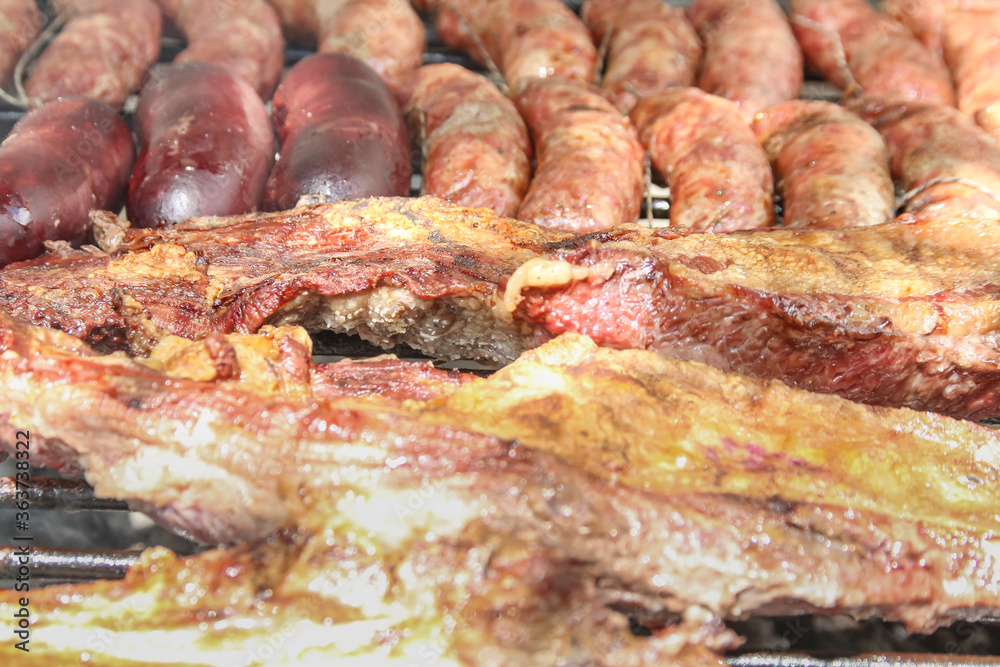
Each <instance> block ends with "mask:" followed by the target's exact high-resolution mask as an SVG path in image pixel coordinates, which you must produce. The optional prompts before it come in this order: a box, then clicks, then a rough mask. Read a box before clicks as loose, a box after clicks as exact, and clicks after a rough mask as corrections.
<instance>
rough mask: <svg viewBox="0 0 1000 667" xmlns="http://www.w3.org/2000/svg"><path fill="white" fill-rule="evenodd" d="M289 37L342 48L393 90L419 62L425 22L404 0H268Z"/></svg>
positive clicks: (327, 49) (320, 47)
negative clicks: (369, 68)
mask: <svg viewBox="0 0 1000 667" xmlns="http://www.w3.org/2000/svg"><path fill="white" fill-rule="evenodd" d="M270 2H271V4H272V5H273V6H274V8H275V10H276V11H277V12H278V15H279V16H280V17H281V23H282V27H283V28H284V30H285V32H286V34H287V35H288V37H289V39H292V40H303V41H306V42H309V43H312V44H315V45H316V49H317V51H319V52H320V53H342V54H344V55H347V56H351V57H354V58H357V59H358V60H361V61H363V62H364V63H365V64H366V65H368V66H369V67H371V68H372V69H373V70H375V71H376V72H377V73H378V75H379V76H380V77H382V80H383V81H385V83H386V85H387V86H389V88H390V89H392V90H393V91H398V90H399V89H400V88H401V87H402V86H403V84H404V83H405V82H406V81H407V79H408V78H409V77H410V76H412V74H413V72H415V71H416V70H417V68H418V67H420V63H421V58H422V55H423V52H424V24H423V21H421V20H420V17H419V16H417V13H416V12H415V11H414V10H413V7H412V6H411V5H410V3H409V2H408V1H407V0H374V1H373V0H270Z"/></svg>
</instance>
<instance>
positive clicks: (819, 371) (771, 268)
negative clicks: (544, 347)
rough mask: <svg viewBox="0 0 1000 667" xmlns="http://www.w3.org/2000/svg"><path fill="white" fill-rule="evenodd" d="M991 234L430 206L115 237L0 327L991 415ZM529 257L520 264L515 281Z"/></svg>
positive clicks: (929, 225) (6, 296)
mask: <svg viewBox="0 0 1000 667" xmlns="http://www.w3.org/2000/svg"><path fill="white" fill-rule="evenodd" d="M998 253H1000V229H998V228H997V226H996V223H995V222H993V221H989V220H981V221H976V220H970V221H966V222H964V223H963V224H962V225H955V224H953V223H951V222H950V221H936V220H927V221H924V222H920V223H913V224H904V225H899V224H887V225H876V226H873V227H868V228H863V229H848V230H814V231H805V230H770V231H758V232H735V233H732V234H726V235H714V234H696V233H683V232H677V231H659V232H654V231H651V230H648V229H644V228H641V227H637V226H632V225H626V226H623V227H619V228H617V229H614V230H610V231H606V232H599V233H595V234H590V235H585V236H579V237H575V236H572V235H570V234H567V233H563V232H554V231H546V230H543V229H540V228H538V227H536V226H534V225H530V224H527V223H519V222H517V221H514V220H508V219H505V218H498V217H496V216H494V215H492V214H491V213H489V212H488V211H485V210H481V209H480V210H470V209H464V208H461V207H457V206H453V205H450V204H446V203H444V202H442V201H440V200H437V199H434V198H421V199H413V200H408V199H372V200H360V201H352V202H343V203H338V204H330V205H324V206H317V207H311V208H303V209H298V210H295V211H292V212H286V213H281V214H276V215H257V216H244V217H239V218H202V219H196V220H192V221H190V222H188V223H185V224H183V225H181V226H178V227H174V228H171V229H169V230H155V231H154V230H132V231H129V232H128V233H127V234H126V235H125V238H124V241H123V242H122V245H121V247H120V248H119V249H118V250H116V251H114V252H107V253H106V252H102V251H99V250H97V249H94V248H90V249H85V250H79V251H75V250H68V249H66V250H62V251H60V252H57V253H51V254H49V255H46V256H44V257H42V258H39V259H37V260H34V261H32V262H28V263H22V264H18V265H14V266H11V267H8V268H6V269H5V270H3V271H0V308H2V309H3V310H5V311H6V312H8V313H11V314H13V315H17V316H19V317H23V318H25V319H27V320H29V321H32V322H34V323H37V324H45V325H48V326H53V327H57V328H61V329H63V330H65V331H67V332H69V333H72V334H73V335H76V336H80V337H82V338H85V339H86V340H88V341H89V342H91V343H94V344H96V345H98V347H99V348H100V349H104V350H107V349H125V348H128V349H130V350H131V351H132V352H133V353H135V354H146V353H147V352H148V350H149V349H150V348H151V346H152V344H154V343H155V342H156V340H158V339H159V338H160V337H161V336H162V335H163V333H164V332H169V333H173V334H177V335H180V336H183V337H185V338H201V337H204V336H206V335H208V334H209V333H212V332H216V333H227V332H234V331H235V332H253V331H256V330H257V329H258V328H260V327H261V326H262V325H264V324H302V325H303V326H305V327H306V328H307V329H310V330H320V329H330V330H334V331H338V332H344V333H357V334H360V335H361V336H362V337H363V338H365V339H366V340H368V341H371V342H373V343H376V344H379V345H384V346H390V345H396V344H398V343H402V342H405V343H408V344H410V345H412V346H413V347H415V348H417V349H420V350H422V351H424V352H426V353H428V354H430V355H432V356H435V357H439V358H441V357H443V358H480V359H488V360H494V361H499V362H505V361H509V360H511V359H513V358H515V357H516V356H517V355H518V354H519V353H520V352H521V351H523V350H525V349H528V348H530V347H533V346H535V345H537V344H538V343H539V342H541V341H542V340H544V339H547V338H550V337H553V336H555V335H558V334H559V333H562V332H564V331H576V332H579V333H585V334H586V335H588V336H590V337H592V338H593V339H594V340H596V341H597V342H598V343H600V344H602V345H609V346H612V347H618V348H629V347H635V348H648V349H653V350H656V351H658V352H661V353H663V354H666V355H669V356H674V357H680V358H686V359H695V360H700V361H705V362H707V363H709V364H711V365H713V366H716V367H718V368H722V369H723V370H732V371H737V372H743V373H747V374H749V375H755V376H757V377H773V378H779V379H781V380H783V381H786V382H789V383H793V384H799V385H801V386H803V387H805V388H808V389H811V390H813V391H819V392H824V393H838V394H841V395H844V396H847V397H849V398H851V399H853V400H858V401H861V402H868V403H879V404H887V405H896V406H907V407H913V408H919V409H930V410H936V411H940V412H945V413H948V414H951V415H956V416H963V417H974V418H986V417H991V416H997V415H1000V351H998V349H997V348H998V343H997V333H996V328H997V325H996V322H997V320H996V315H995V313H996V312H997V297H996V292H997V290H996V287H995V286H996V285H998V284H1000V275H998V271H1000V269H998V268H997V266H998V263H997V262H996V259H995V258H996V256H997V254H998ZM530 260H535V261H534V262H532V261H530Z"/></svg>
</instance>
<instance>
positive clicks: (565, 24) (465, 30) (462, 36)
mask: <svg viewBox="0 0 1000 667" xmlns="http://www.w3.org/2000/svg"><path fill="white" fill-rule="evenodd" d="M418 6H423V7H425V8H427V9H431V10H435V11H436V12H437V30H438V34H440V35H441V39H443V40H444V42H445V43H446V44H448V45H449V46H451V47H454V48H457V49H461V50H464V51H467V52H469V54H470V55H472V56H473V57H474V58H477V59H478V60H480V61H485V60H486V58H487V57H488V58H489V59H490V60H492V62H493V64H494V65H496V66H497V67H498V68H499V69H500V72H501V73H502V74H503V78H504V80H505V81H506V82H507V86H508V87H509V88H510V90H511V92H512V93H514V94H517V93H519V92H520V91H521V89H522V88H523V87H524V86H525V85H526V84H527V83H529V82H530V81H531V80H532V79H535V78H538V77H548V76H559V77H563V78H565V79H568V80H570V81H576V82H579V83H591V82H593V80H594V70H595V67H596V65H597V49H596V48H595V47H594V45H593V43H592V42H591V41H590V32H589V31H588V30H587V27H586V26H585V25H584V24H583V22H582V21H580V19H579V18H578V17H577V15H576V14H574V13H573V11H572V10H570V9H569V7H567V6H566V4H565V3H563V2H562V0H450V1H447V2H446V1H445V0H427V1H426V2H420V3H418ZM484 49H485V53H484Z"/></svg>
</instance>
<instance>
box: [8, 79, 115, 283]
mask: <svg viewBox="0 0 1000 667" xmlns="http://www.w3.org/2000/svg"><path fill="white" fill-rule="evenodd" d="M134 160H135V144H134V143H133V141H132V133H131V131H129V129H128V126H127V125H126V124H125V121H124V120H122V118H121V116H119V115H118V114H117V113H116V112H115V110H114V109H112V108H111V107H109V106H108V105H106V104H104V103H103V102H99V101H97V100H94V99H89V98H83V97H76V98H70V99H65V100H57V101H55V102H49V103H48V104H44V105H42V106H40V107H37V108H35V109H32V110H31V111H29V112H28V113H27V114H25V116H24V117H23V118H22V119H21V120H19V121H18V123H17V124H16V125H15V126H14V129H13V130H12V131H11V133H10V135H8V136H7V138H6V139H5V140H4V142H3V144H0V266H2V265H5V264H9V263H10V262H17V261H20V260H24V259H30V258H32V257H35V256H36V255H38V254H39V253H40V252H41V251H42V248H43V245H44V243H45V241H55V240H62V241H68V242H70V243H73V244H79V243H82V242H83V241H84V240H86V238H87V236H88V234H89V231H90V223H89V215H88V214H89V213H90V211H91V210H93V209H110V210H113V211H117V210H118V209H119V208H120V207H121V203H122V199H123V197H124V195H125V189H126V187H127V186H128V179H129V173H130V171H131V169H132V163H133V162H134Z"/></svg>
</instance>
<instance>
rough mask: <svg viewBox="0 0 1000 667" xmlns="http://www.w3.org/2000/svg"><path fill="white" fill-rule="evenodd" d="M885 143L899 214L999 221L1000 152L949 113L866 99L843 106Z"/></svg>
mask: <svg viewBox="0 0 1000 667" xmlns="http://www.w3.org/2000/svg"><path fill="white" fill-rule="evenodd" d="M847 104H848V106H849V107H850V108H852V109H853V110H854V111H856V112H857V113H858V114H859V115H860V116H861V117H862V118H863V119H865V120H866V121H868V122H869V123H871V124H872V125H873V126H874V127H875V129H877V130H878V131H879V133H880V134H881V135H882V138H883V139H884V140H885V145H886V148H887V149H888V151H889V168H890V170H891V171H892V176H893V178H895V179H896V180H897V181H899V182H900V184H901V185H902V186H903V189H904V190H906V191H907V197H906V201H905V213H907V214H908V215H909V216H911V217H916V218H918V219H921V220H944V221H960V220H968V219H973V220H1000V146H998V145H997V144H996V142H994V141H993V139H992V138H991V137H990V135H988V134H987V133H986V132H985V131H983V130H982V128H980V127H979V126H977V125H976V123H975V121H973V120H972V119H971V118H969V117H968V116H966V115H965V114H963V113H962V112H961V111H959V110H958V109H955V108H954V107H948V106H945V105H943V104H934V103H930V102H919V101H918V102H902V101H899V100H881V99H877V98H870V97H856V98H853V99H850V100H848V101H847Z"/></svg>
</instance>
